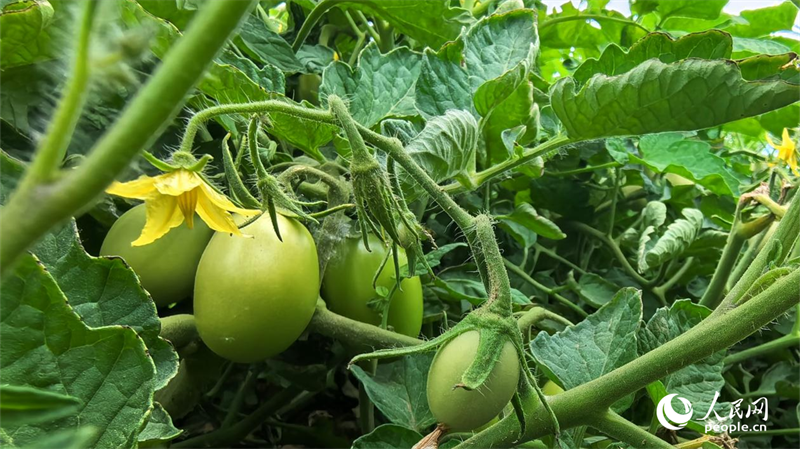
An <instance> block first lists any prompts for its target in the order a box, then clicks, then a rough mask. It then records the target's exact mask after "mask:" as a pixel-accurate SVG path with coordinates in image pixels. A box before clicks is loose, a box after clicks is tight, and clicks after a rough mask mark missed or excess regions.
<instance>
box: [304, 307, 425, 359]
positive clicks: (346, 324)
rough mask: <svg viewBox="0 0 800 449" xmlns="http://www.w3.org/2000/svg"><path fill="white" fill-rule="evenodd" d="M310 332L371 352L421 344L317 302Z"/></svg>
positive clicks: (420, 341)
mask: <svg viewBox="0 0 800 449" xmlns="http://www.w3.org/2000/svg"><path fill="white" fill-rule="evenodd" d="M308 329H309V330H310V331H311V332H316V333H318V334H321V335H325V336H326V337H330V338H334V339H336V340H339V341H340V342H342V344H344V345H345V346H348V347H350V348H353V349H358V350H365V351H371V350H372V349H373V348H376V347H377V348H399V347H404V346H415V345H419V344H422V343H423V341H422V340H418V339H416V338H413V337H407V336H405V335H402V334H398V333H395V332H392V331H388V330H386V329H381V328H379V327H377V326H373V325H371V324H366V323H362V322H360V321H355V320H351V319H349V318H345V317H343V316H341V315H337V314H335V313H333V312H331V311H330V310H328V308H327V307H326V306H325V302H324V301H323V300H321V299H319V300H317V309H316V311H315V312H314V316H313V317H312V318H311V323H309V325H308Z"/></svg>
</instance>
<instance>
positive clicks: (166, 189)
mask: <svg viewBox="0 0 800 449" xmlns="http://www.w3.org/2000/svg"><path fill="white" fill-rule="evenodd" d="M154 184H155V187H156V189H157V190H158V191H159V193H161V194H163V195H171V196H179V195H181V194H182V193H185V192H188V191H190V190H192V189H194V188H195V187H197V186H199V185H202V184H205V183H204V182H203V179H202V178H200V175H198V174H197V173H195V172H193V171H189V170H184V169H179V170H175V171H173V172H169V173H164V174H163V175H159V176H156V177H155V183H154Z"/></svg>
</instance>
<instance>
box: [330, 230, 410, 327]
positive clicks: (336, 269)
mask: <svg viewBox="0 0 800 449" xmlns="http://www.w3.org/2000/svg"><path fill="white" fill-rule="evenodd" d="M369 247H370V249H371V250H372V252H369V251H367V249H366V247H364V241H363V240H362V239H360V238H348V239H347V240H346V241H344V242H342V244H341V245H340V246H339V247H338V248H337V249H338V252H337V254H336V255H335V256H334V257H333V258H332V259H331V261H330V262H328V266H327V267H326V268H325V277H324V278H323V280H322V297H323V298H324V299H325V301H326V303H327V304H328V307H329V308H330V309H331V310H332V311H334V312H336V313H338V314H340V315H344V316H346V317H348V318H352V319H354V320H358V321H361V322H363V323H369V324H374V325H376V326H377V325H380V323H381V317H380V315H379V314H378V312H377V311H375V310H373V309H371V308H370V307H369V306H368V305H367V303H368V302H369V301H370V300H372V299H373V298H377V297H378V294H377V293H376V292H375V289H373V288H372V279H373V277H374V276H375V273H376V272H377V271H378V268H380V266H381V262H382V261H383V259H384V258H385V257H386V254H387V252H388V249H387V248H386V247H384V246H383V243H382V242H381V241H380V240H379V239H378V238H377V237H375V236H372V235H371V236H370V240H369ZM398 261H399V262H400V265H401V266H402V265H405V264H407V263H408V260H407V259H406V253H405V251H403V249H402V248H400V249H399V251H398ZM394 284H395V272H394V261H393V260H392V258H391V257H390V258H389V260H388V261H387V262H386V265H385V266H384V267H383V270H382V271H381V273H380V275H379V276H378V281H377V282H376V284H375V285H376V286H377V287H384V288H386V289H387V290H391V289H392V286H393V285H394ZM400 288H401V290H397V291H396V292H394V295H393V296H392V305H391V306H390V307H389V325H390V326H392V327H393V328H394V330H395V332H398V333H400V334H404V335H408V336H410V337H416V336H417V335H419V331H420V329H421V328H422V283H421V282H420V280H419V277H413V278H409V279H404V280H403V282H401V283H400Z"/></svg>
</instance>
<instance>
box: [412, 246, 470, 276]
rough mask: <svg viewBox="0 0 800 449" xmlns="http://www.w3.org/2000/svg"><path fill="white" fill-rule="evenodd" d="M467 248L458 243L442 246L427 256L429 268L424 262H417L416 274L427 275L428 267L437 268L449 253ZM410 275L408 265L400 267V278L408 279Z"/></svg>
mask: <svg viewBox="0 0 800 449" xmlns="http://www.w3.org/2000/svg"><path fill="white" fill-rule="evenodd" d="M465 246H467V244H466V243H462V242H456V243H448V244H447V245H442V246H440V247H438V248H436V249H435V250H433V251H431V252H429V253H427V254H425V261H426V262H427V266H425V264H424V263H422V261H419V262H417V266H416V269H415V270H414V272H415V273H425V272H426V271H427V270H428V267H431V268H436V267H438V266H439V265H440V264H441V263H442V257H444V256H446V255H447V253H449V252H451V251H453V250H454V249H456V248H461V247H465ZM407 275H408V265H403V266H402V267H400V277H406V276H407Z"/></svg>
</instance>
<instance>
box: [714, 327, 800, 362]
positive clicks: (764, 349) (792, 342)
mask: <svg viewBox="0 0 800 449" xmlns="http://www.w3.org/2000/svg"><path fill="white" fill-rule="evenodd" d="M787 348H800V334H797V333H791V334H788V335H784V336H783V337H780V338H777V339H775V340H772V341H769V342H766V343H764V344H761V345H758V346H754V347H752V348H748V349H745V350H744V351H739V352H737V353H734V354H731V355H729V356H727V357H725V359H724V360H723V363H725V364H726V365H733V364H734V363H739V362H744V361H745V360H748V359H751V358H753V357H758V356H762V355H764V354H769V353H771V352H774V351H780V350H781V349H787Z"/></svg>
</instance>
